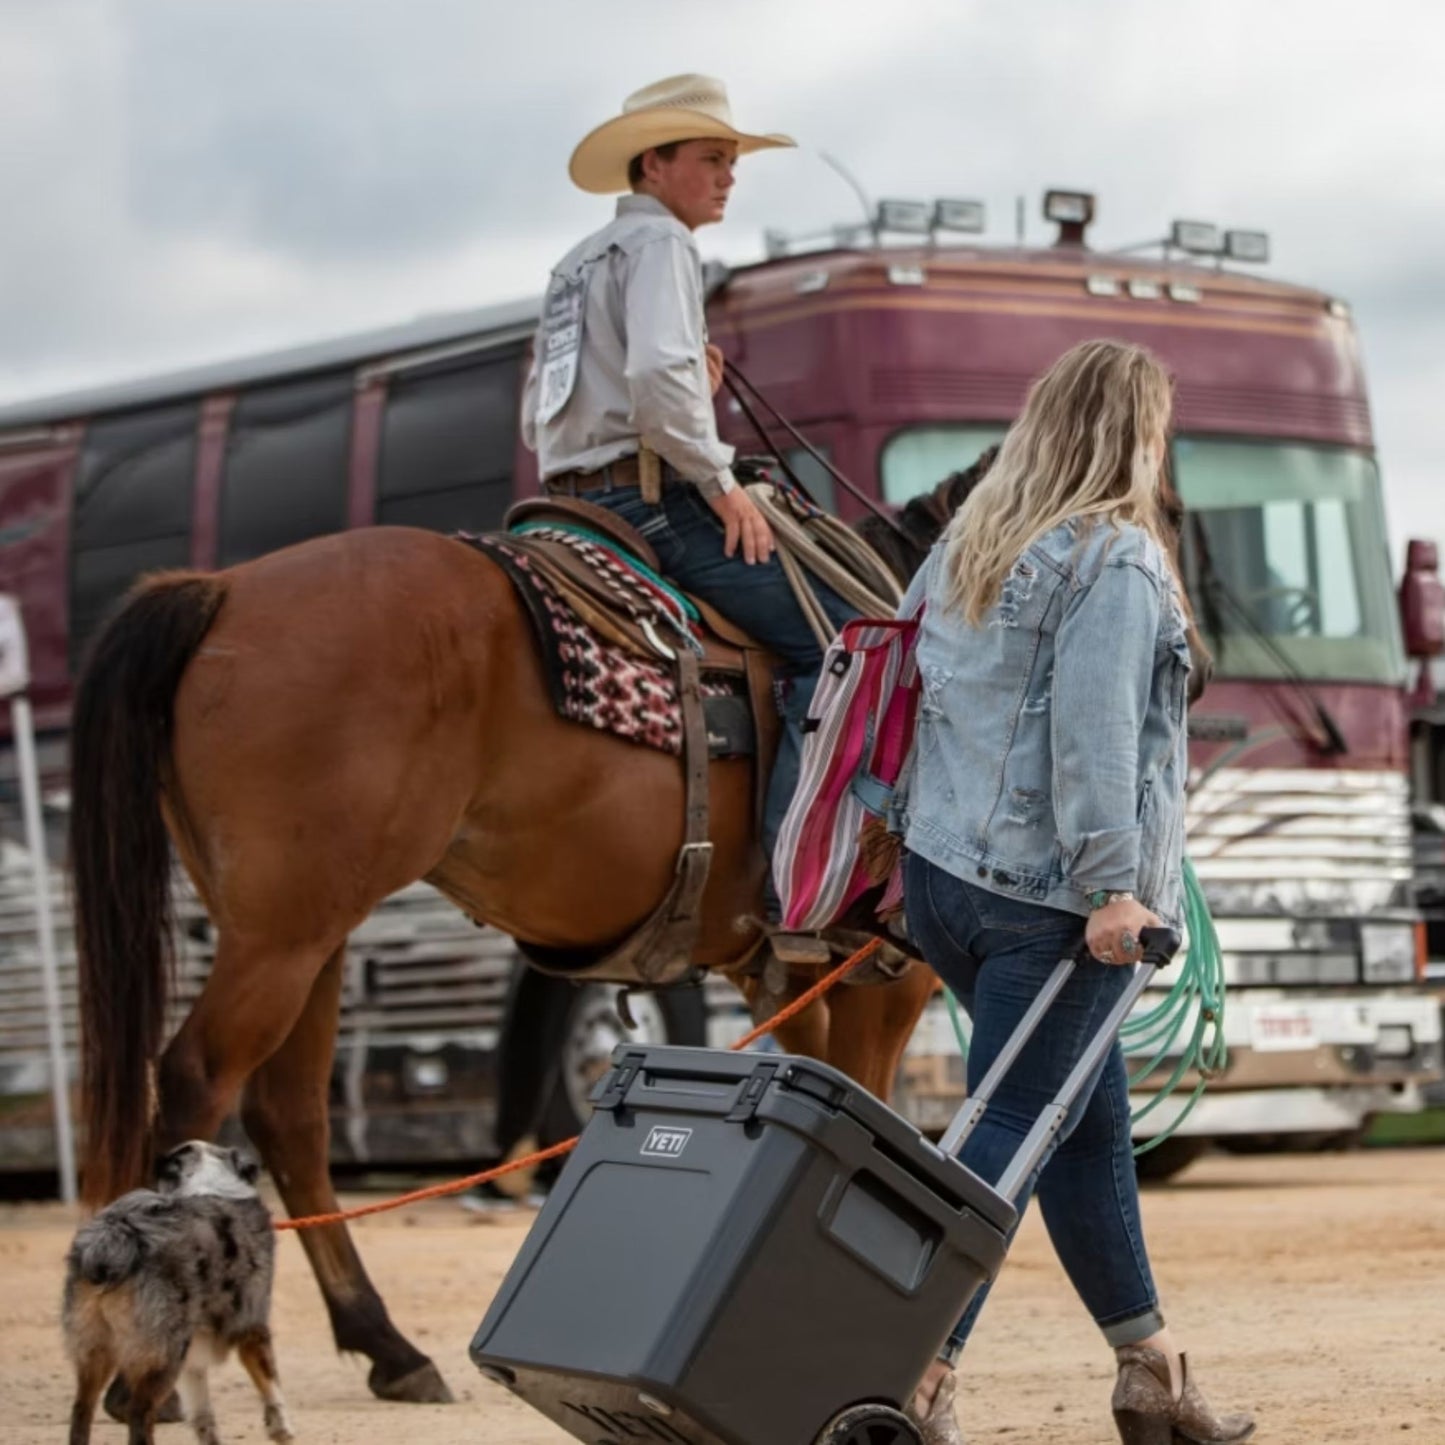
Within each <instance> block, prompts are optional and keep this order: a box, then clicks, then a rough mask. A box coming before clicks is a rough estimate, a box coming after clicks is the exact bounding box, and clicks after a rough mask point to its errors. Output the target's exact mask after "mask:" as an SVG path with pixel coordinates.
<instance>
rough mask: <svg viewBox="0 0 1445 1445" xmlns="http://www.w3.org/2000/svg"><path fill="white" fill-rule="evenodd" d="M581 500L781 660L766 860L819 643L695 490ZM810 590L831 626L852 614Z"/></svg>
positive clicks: (778, 824)
mask: <svg viewBox="0 0 1445 1445" xmlns="http://www.w3.org/2000/svg"><path fill="white" fill-rule="evenodd" d="M587 500H588V501H589V502H596V503H598V504H600V505H601V506H604V507H607V508H609V509H610V510H611V511H613V512H616V513H617V515H618V516H619V517H621V518H623V520H624V521H627V522H630V523H631V524H632V525H633V526H634V527H636V528H637V530H638V531H639V532H641V533H642V535H643V536H644V537H646V538H647V540H648V541H649V542H650V543H651V544H652V549H653V551H655V552H656V553H657V560H658V561H659V562H660V563H661V564H662V571H663V573H664V575H666V576H667V577H668V578H670V579H671V580H672V581H674V582H676V583H677V585H678V586H679V587H682V588H683V589H684V590H686V591H688V592H691V593H694V594H695V595H696V596H698V597H701V598H702V600H703V601H704V602H706V603H708V604H709V605H710V606H712V607H716V608H717V610H718V611H719V612H721V613H722V615H723V616H724V617H726V618H727V619H728V621H730V622H733V623H735V624H736V625H737V626H739V627H741V628H742V629H743V630H744V631H745V632H747V633H748V634H749V635H750V636H752V637H755V638H756V639H757V640H758V641H759V642H760V643H762V645H763V646H764V647H766V648H768V649H769V650H770V651H772V652H773V653H774V654H775V655H776V656H777V658H778V659H779V662H780V664H781V666H780V668H779V673H780V677H779V681H780V683H781V687H780V699H781V710H782V715H783V735H782V737H781V738H780V739H779V742H778V757H777V762H776V764H775V765H774V767H773V776H772V778H771V779H769V782H768V795H767V799H766V803H765V806H764V809H763V852H764V853H765V854H766V855H767V857H768V859H769V860H770V861H771V859H772V856H773V845H774V843H775V842H776V841H777V837H778V832H779V830H780V829H781V828H782V825H783V814H784V813H786V812H787V811H788V804H789V803H790V802H791V801H792V797H793V791H794V789H795V788H796V787H797V786H798V772H799V769H800V767H801V765H802V747H803V719H804V718H805V717H806V716H807V713H808V704H809V703H810V702H812V700H813V689H814V688H815V687H816V686H817V685H818V676H819V674H820V673H821V671H822V668H823V648H822V646H821V644H820V643H819V642H818V639H817V638H816V637H815V636H814V635H813V629H812V628H811V627H809V626H808V621H807V618H805V617H804V616H803V612H802V609H801V608H800V607H799V606H798V601H797V598H795V597H794V596H793V589H792V587H791V586H789V584H788V579H787V576H786V575H785V574H784V572H783V568H782V565H781V564H780V563H779V562H778V560H777V558H776V557H773V558H770V559H769V560H768V561H767V562H758V563H755V564H754V565H752V566H749V565H748V563H747V562H745V561H744V560H743V555H742V551H741V549H739V550H738V551H737V552H736V553H735V554H734V555H733V556H731V557H729V556H726V555H725V554H724V552H723V539H724V535H725V533H724V528H723V524H722V521H721V519H720V518H719V517H718V515H717V514H716V513H715V512H714V511H713V510H712V508H711V507H709V506H708V504H707V502H706V501H704V500H703V497H702V494H701V493H700V492H699V491H698V490H697V488H696V487H691V486H688V485H687V484H686V483H684V482H677V481H669V482H667V483H666V484H665V485H664V486H663V489H662V503H661V505H659V506H654V505H652V504H651V503H649V502H644V501H643V500H642V495H641V493H640V492H639V490H638V489H637V488H636V487H617V488H614V489H613V490H611V491H606V492H589V493H588V494H587ZM813 590H814V591H815V592H816V593H817V594H818V600H819V601H820V602H821V603H822V605H823V609H824V611H826V612H827V614H828V616H829V617H830V618H831V619H832V621H833V623H834V624H835V625H839V626H841V624H842V623H844V622H846V621H847V620H848V619H849V618H851V617H855V616H856V615H857V614H856V613H855V612H854V610H853V609H852V608H851V607H849V605H848V604H847V603H846V602H844V601H843V599H842V598H841V597H839V596H838V595H837V593H835V592H832V591H831V590H829V589H828V588H827V587H825V586H823V585H822V584H821V583H819V582H816V581H815V582H814V584H813ZM768 899H769V906H770V907H773V906H775V901H774V899H773V894H772V883H771V880H770V881H769V885H768Z"/></svg>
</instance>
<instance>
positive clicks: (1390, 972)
mask: <svg viewBox="0 0 1445 1445" xmlns="http://www.w3.org/2000/svg"><path fill="white" fill-rule="evenodd" d="M1360 961H1361V964H1362V966H1363V972H1364V978H1365V982H1366V983H1410V982H1412V981H1413V980H1414V977H1415V928H1414V925H1413V924H1409V923H1362V924H1361V925H1360Z"/></svg>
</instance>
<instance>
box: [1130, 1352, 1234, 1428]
mask: <svg viewBox="0 0 1445 1445" xmlns="http://www.w3.org/2000/svg"><path fill="white" fill-rule="evenodd" d="M1116 1353H1117V1354H1118V1357H1119V1379H1118V1381H1117V1383H1116V1384H1115V1386H1114V1423H1115V1424H1116V1425H1117V1426H1118V1427H1119V1438H1120V1439H1121V1440H1122V1441H1123V1442H1124V1445H1238V1442H1240V1441H1241V1440H1248V1439H1249V1437H1250V1436H1251V1435H1253V1434H1254V1419H1253V1417H1251V1416H1249V1415H1244V1414H1239V1415H1222V1416H1221V1415H1216V1414H1215V1413H1214V1411H1213V1410H1211V1409H1210V1408H1209V1403H1208V1402H1207V1401H1206V1400H1205V1398H1204V1396H1203V1395H1201V1394H1200V1393H1199V1387H1198V1386H1197V1385H1196V1384H1195V1383H1194V1381H1193V1380H1192V1379H1191V1378H1190V1376H1189V1359H1188V1356H1186V1355H1180V1357H1179V1364H1180V1369H1181V1370H1182V1372H1183V1375H1184V1390H1183V1392H1182V1393H1181V1395H1180V1396H1179V1398H1178V1399H1177V1400H1176V1399H1175V1398H1174V1395H1173V1391H1171V1389H1170V1388H1169V1361H1168V1360H1167V1359H1165V1357H1164V1356H1163V1355H1162V1354H1161V1353H1160V1352H1159V1351H1158V1350H1151V1349H1150V1348H1149V1347H1148V1346H1147V1345H1128V1346H1125V1347H1124V1348H1123V1349H1121V1350H1119V1351H1117V1352H1116Z"/></svg>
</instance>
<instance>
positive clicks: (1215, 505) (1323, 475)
mask: <svg viewBox="0 0 1445 1445" xmlns="http://www.w3.org/2000/svg"><path fill="white" fill-rule="evenodd" d="M1174 475H1175V479H1176V481H1177V483H1178V486H1179V491H1180V494H1181V496H1182V497H1183V498H1184V502H1185V505H1186V506H1187V507H1188V508H1189V511H1190V513H1191V515H1192V516H1196V517H1198V518H1199V521H1200V524H1201V525H1202V528H1203V531H1204V535H1205V539H1206V541H1207V543H1208V546H1209V553H1210V558H1211V560H1212V562H1213V564H1214V571H1215V573H1216V574H1217V575H1218V577H1219V578H1220V580H1221V581H1222V582H1223V583H1224V584H1225V588H1226V589H1227V591H1228V593H1229V594H1230V596H1231V597H1232V599H1233V600H1235V601H1237V602H1238V604H1239V606H1240V607H1241V608H1243V610H1244V612H1245V613H1246V614H1247V618H1246V617H1241V616H1240V615H1239V613H1238V611H1237V610H1236V608H1235V607H1233V606H1231V605H1230V603H1229V602H1228V601H1224V600H1223V599H1221V600H1220V601H1219V603H1218V605H1217V606H1214V607H1210V606H1208V605H1201V606H1200V608H1199V614H1200V616H1199V620H1200V622H1201V623H1202V624H1203V625H1204V627H1205V632H1206V636H1207V637H1208V640H1209V642H1210V645H1211V646H1212V647H1214V648H1215V651H1216V654H1217V656H1216V663H1217V666H1218V670H1219V673H1220V674H1221V675H1222V676H1225V677H1260V678H1264V677H1278V676H1279V674H1280V664H1279V662H1278V660H1277V659H1276V658H1275V657H1274V656H1273V655H1272V654H1271V652H1270V650H1269V648H1268V646H1267V645H1266V644H1265V642H1264V641H1262V640H1261V637H1260V635H1259V634H1261V633H1262V634H1263V635H1264V637H1265V638H1267V639H1268V640H1269V642H1271V643H1273V644H1274V646H1275V647H1276V648H1278V649H1279V651H1280V652H1282V653H1283V654H1284V655H1285V656H1286V657H1287V658H1288V659H1289V660H1290V661H1291V662H1292V663H1293V664H1294V665H1295V666H1296V667H1297V668H1298V669H1299V671H1300V672H1301V673H1302V674H1303V675H1304V676H1305V677H1307V678H1312V679H1320V680H1340V681H1343V680H1350V681H1366V682H1389V683H1398V682H1400V681H1401V680H1402V679H1403V677H1404V672H1405V657H1404V648H1403V646H1402V644H1401V641H1400V635H1399V620H1398V617H1397V615H1396V610H1395V598H1394V591H1393V588H1392V587H1391V583H1390V558H1389V551H1388V544H1387V542H1386V538H1385V519H1384V507H1383V504H1382V501H1381V496H1380V480H1379V474H1378V473H1377V471H1376V469H1375V463H1374V461H1373V460H1372V459H1371V458H1370V457H1369V456H1368V455H1366V454H1365V453H1363V452H1355V451H1347V450H1344V449H1343V448H1339V447H1323V446H1307V445H1303V444H1299V443H1294V442H1235V441H1213V440H1206V439H1203V438H1199V437H1179V438H1176V440H1175V442H1174ZM1189 530H1190V529H1189V528H1186V534H1187V532H1188V531H1189ZM1189 541H1190V544H1191V545H1189V546H1188V547H1187V548H1186V558H1185V566H1186V571H1187V572H1188V574H1189V578H1190V584H1191V591H1192V592H1193V593H1194V595H1195V598H1196V601H1197V602H1199V603H1201V604H1207V603H1208V600H1209V599H1208V597H1207V591H1206V590H1202V589H1201V587H1200V583H1201V580H1202V578H1201V571H1200V558H1199V557H1198V555H1197V549H1195V548H1194V547H1193V546H1192V541H1193V539H1192V538H1190V539H1189ZM1251 622H1252V623H1253V624H1254V625H1253V626H1251V625H1250V623H1251ZM1216 627H1217V628H1218V631H1217V632H1216V630H1215V629H1216Z"/></svg>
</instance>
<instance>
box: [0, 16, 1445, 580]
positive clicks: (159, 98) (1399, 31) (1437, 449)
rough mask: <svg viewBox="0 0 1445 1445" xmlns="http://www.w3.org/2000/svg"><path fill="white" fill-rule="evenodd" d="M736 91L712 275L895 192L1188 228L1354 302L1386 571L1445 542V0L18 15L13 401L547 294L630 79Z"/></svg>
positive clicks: (1108, 235) (2, 238)
mask: <svg viewBox="0 0 1445 1445" xmlns="http://www.w3.org/2000/svg"><path fill="white" fill-rule="evenodd" d="M686 70H700V71H704V72H707V73H710V74H714V75H719V76H722V77H724V78H725V79H726V80H727V82H728V85H729V88H730V90H731V93H732V98H733V108H734V114H735V118H736V119H737V120H738V121H739V123H740V124H742V125H743V126H745V127H752V128H758V129H765V130H784V131H788V132H790V133H792V134H793V135H795V136H797V137H798V138H799V140H800V141H801V142H802V143H803V148H802V149H801V150H800V151H798V152H781V153H773V154H770V155H763V156H759V157H756V158H750V159H749V160H748V161H746V162H745V163H744V166H743V168H742V172H741V184H740V185H739V187H738V190H737V192H736V194H735V197H734V200H733V203H732V205H731V206H730V213H729V218H728V220H727V222H726V223H725V224H724V225H723V226H721V227H717V228H715V229H713V230H711V231H709V232H704V233H703V235H702V237H701V239H702V242H703V249H704V254H712V255H719V256H723V257H725V258H727V259H730V260H738V261H741V260H748V259H755V258H756V257H757V256H758V255H759V254H760V250H761V233H762V229H763V227H764V226H777V227H782V228H785V229H790V230H797V231H802V230H807V229H809V228H817V227H821V226H825V225H828V224H830V223H832V222H835V221H841V220H850V219H854V218H856V214H857V202H856V201H855V199H854V197H853V195H852V193H851V192H850V191H849V189H848V188H847V187H846V186H845V185H844V183H843V182H842V181H841V180H840V179H839V178H838V176H836V175H835V174H834V173H833V172H832V171H831V170H830V169H829V168H828V167H827V166H826V165H825V164H824V163H823V162H822V161H820V160H819V158H818V152H819V151H826V152H829V153H831V154H833V155H836V156H837V157H839V158H840V159H841V160H842V161H844V162H845V163H846V164H847V166H848V167H849V168H850V169H851V170H852V171H853V172H854V173H855V174H856V176H857V177H858V179H859V180H860V181H861V182H862V184H863V185H864V187H865V188H866V189H867V190H868V191H869V192H870V193H872V194H873V195H875V196H877V195H896V196H919V197H931V196H938V195H952V196H973V197H978V198H981V199H983V200H984V201H986V202H987V204H988V207H989V211H990V217H991V225H990V231H991V234H992V235H993V236H994V237H995V238H996V239H998V240H1000V241H1006V240H1009V239H1011V236H1012V228H1013V212H1014V201H1015V198H1016V197H1017V196H1024V197H1025V198H1026V199H1027V205H1028V214H1029V225H1030V233H1031V237H1032V239H1036V240H1040V241H1042V240H1044V239H1045V238H1046V236H1047V235H1048V234H1049V232H1048V230H1046V228H1045V227H1044V226H1043V225H1042V223H1041V222H1040V221H1039V220H1038V219H1037V217H1038V203H1039V199H1040V196H1041V195H1042V192H1043V190H1044V189H1045V188H1046V187H1048V186H1050V185H1061V186H1076V187H1079V188H1083V189H1090V190H1093V191H1095V192H1096V193H1097V194H1098V196H1099V220H1098V224H1097V225H1096V227H1095V228H1094V231H1093V233H1092V239H1093V241H1094V242H1095V244H1097V245H1101V246H1108V245H1119V244H1126V243H1129V242H1135V241H1141V240H1144V239H1146V238H1148V237H1151V236H1157V235H1162V234H1163V232H1164V230H1165V229H1166V227H1167V224H1168V222H1169V221H1170V219H1172V218H1174V217H1191V218H1196V217H1197V218H1203V219H1208V220H1216V221H1218V222H1220V223H1222V224H1225V225H1229V226H1241V227H1252V228H1259V229H1263V230H1266V231H1268V232H1269V233H1270V236H1271V238H1272V243H1273V252H1274V254H1273V260H1272V263H1271V265H1270V267H1269V268H1268V274H1270V275H1273V276H1276V277H1279V278H1282V279H1287V280H1291V281H1298V282H1302V283H1306V284H1309V285H1314V286H1318V287H1321V288H1322V289H1325V290H1327V291H1330V292H1332V293H1334V294H1337V295H1339V296H1342V297H1344V298H1346V299H1347V300H1349V301H1350V302H1351V303H1352V305H1353V306H1354V308H1355V315H1356V319H1357V321H1358V324H1359V327H1360V332H1361V335H1362V338H1363V344H1364V351H1365V358H1366V363H1367V366H1368V370H1369V377H1370V381H1371V385H1372V389H1373V399H1374V415H1375V423H1376V430H1377V436H1378V440H1379V448H1380V456H1381V462H1382V466H1383V469H1384V474H1385V477H1386V487H1387V502H1388V505H1389V507H1390V509H1391V532H1392V536H1393V537H1394V539H1395V542H1396V548H1395V557H1396V565H1397V566H1398V564H1399V560H1400V547H1399V544H1400V542H1401V540H1402V539H1403V538H1404V537H1405V536H1407V535H1411V534H1415V535H1420V534H1425V535H1434V536H1436V537H1437V538H1438V539H1440V540H1441V541H1442V543H1445V503H1442V495H1445V422H1442V414H1445V259H1442V255H1445V82H1442V75H1445V6H1442V5H1440V4H1439V3H1438V0H1418V3H1417V0H1377V3H1376V4H1374V5H1372V6H1364V5H1361V4H1359V3H1358V0H1349V3H1344V0H1308V3H1296V0H1245V3H1240V0H1213V3H1211V4H1209V5H1195V6H1189V7H1185V6H1184V5H1182V4H1177V3H1170V0H988V3H979V0H886V3H885V0H869V3H857V0H726V3H723V4H717V5H713V6H707V5H703V4H699V3H679V0H605V3H601V0H599V3H587V4H584V3H574V0H0V195H3V197H4V210H3V215H4V224H3V225H0V400H9V399H16V398H20V397H26V396H33V395H37V394H44V393H47V392H50V391H55V390H61V389H69V388H71V387H74V386H77V385H85V384H89V383H92V382H98V381H107V380H111V379H117V378H121V377H129V376H134V375H144V374H145V373H147V372H151V371H156V370H160V369H168V368H171V367H174V366H178V365H184V364H187V363H190V362H197V361H210V360H222V359H226V358H229V357H233V356H236V355H241V354H246V353H248V352H252V351H258V350H268V349H271V348H273V347H277V346H281V345H287V344H290V343H294V342H302V341H309V340H319V339H324V338H327V337H331V336H335V335H338V334H342V333H345V332H350V331H356V330H364V329H366V328H368V327H371V326H374V325H385V324H390V323H393V322H397V321H403V320H406V319H409V318H411V317H413V316H416V315H418V314H420V313H424V312H436V311H449V310H457V309H462V308H466V307H470V306H475V305H479V304H483V303H485V302H488V301H494V300H504V299H508V298H512V297H516V296H520V295H527V294H531V293H535V292H537V291H539V290H540V289H541V287H542V284H543V281H544V278H545V275H546V270H547V267H548V265H549V264H550V262H551V261H552V260H554V259H555V258H556V256H557V255H559V254H560V253H561V252H562V251H563V250H565V249H566V248H567V247H568V246H569V245H570V244H571V243H572V242H573V241H575V240H576V239H577V238H579V237H580V235H582V234H583V233H585V231H586V230H588V229H590V228H592V227H593V226H594V225H596V224H599V223H600V221H601V219H602V218H603V217H604V216H605V214H606V213H607V212H608V210H609V209H610V203H609V202H605V201H599V200H597V199H595V198H592V197H588V196H585V195H583V194H582V193H581V192H578V191H576V190H574V189H573V188H572V187H571V186H570V184H569V183H568V181H567V177H566V162H567V157H568V154H569V153H570V151H571V149H572V146H573V145H574V144H575V143H576V141H577V140H578V139H580V137H581V136H582V135H583V134H584V133H585V132H586V131H587V130H588V129H590V127H591V126H592V125H594V124H596V123H598V122H599V121H601V120H603V119H606V118H607V117H608V116H609V115H611V114H613V113H615V111H616V110H617V109H618V106H619V103H620V101H621V99H622V97H623V96H624V95H625V94H626V93H628V92H629V91H631V90H633V89H635V88H637V87H639V86H641V85H643V84H646V83H648V82H649V81H652V80H655V79H658V78H660V77H661V76H664V75H669V74H673V73H676V72H679V71H686Z"/></svg>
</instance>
